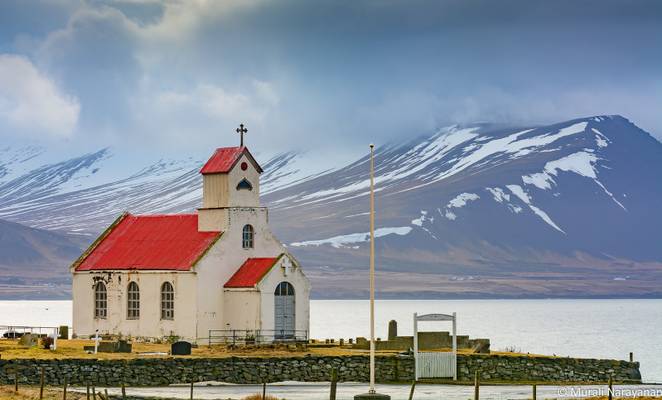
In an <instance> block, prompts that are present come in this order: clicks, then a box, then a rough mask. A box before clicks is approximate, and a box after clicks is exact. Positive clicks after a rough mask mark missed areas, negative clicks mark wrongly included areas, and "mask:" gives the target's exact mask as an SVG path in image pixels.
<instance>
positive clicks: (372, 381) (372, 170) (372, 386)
mask: <svg viewBox="0 0 662 400" xmlns="http://www.w3.org/2000/svg"><path fill="white" fill-rule="evenodd" d="M374 152H375V145H374V144H372V143H371V144H370V393H375V160H374Z"/></svg>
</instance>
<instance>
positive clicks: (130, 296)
mask: <svg viewBox="0 0 662 400" xmlns="http://www.w3.org/2000/svg"><path fill="white" fill-rule="evenodd" d="M126 296H127V297H126V319H140V286H138V284H137V283H136V282H134V281H131V282H129V285H128V286H127V291H126Z"/></svg>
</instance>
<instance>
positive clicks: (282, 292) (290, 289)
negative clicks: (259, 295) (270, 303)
mask: <svg viewBox="0 0 662 400" xmlns="http://www.w3.org/2000/svg"><path fill="white" fill-rule="evenodd" d="M274 295H276V296H294V286H292V284H291V283H289V282H281V283H279V284H278V286H276V291H274Z"/></svg>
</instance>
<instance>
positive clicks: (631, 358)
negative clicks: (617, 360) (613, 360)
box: [630, 352, 634, 362]
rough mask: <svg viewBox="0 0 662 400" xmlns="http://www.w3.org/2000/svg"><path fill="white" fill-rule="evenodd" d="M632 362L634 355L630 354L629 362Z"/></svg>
mask: <svg viewBox="0 0 662 400" xmlns="http://www.w3.org/2000/svg"><path fill="white" fill-rule="evenodd" d="M633 361H634V353H633V352H630V362H633Z"/></svg>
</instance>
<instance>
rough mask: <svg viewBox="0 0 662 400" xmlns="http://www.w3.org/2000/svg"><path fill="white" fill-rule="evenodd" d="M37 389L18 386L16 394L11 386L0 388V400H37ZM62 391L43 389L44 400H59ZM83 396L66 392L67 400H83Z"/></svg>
mask: <svg viewBox="0 0 662 400" xmlns="http://www.w3.org/2000/svg"><path fill="white" fill-rule="evenodd" d="M38 399H39V388H38V387H37V388H35V387H27V386H19V388H18V393H16V392H14V387H13V386H0V400H38ZM61 399H62V389H59V390H56V389H44V400H61ZM83 399H85V395H84V394H78V393H72V392H67V400H83Z"/></svg>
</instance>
